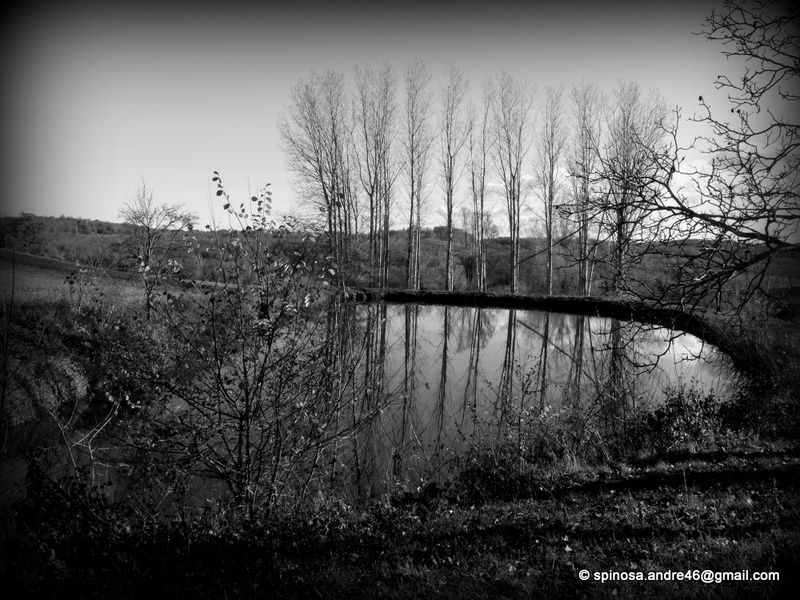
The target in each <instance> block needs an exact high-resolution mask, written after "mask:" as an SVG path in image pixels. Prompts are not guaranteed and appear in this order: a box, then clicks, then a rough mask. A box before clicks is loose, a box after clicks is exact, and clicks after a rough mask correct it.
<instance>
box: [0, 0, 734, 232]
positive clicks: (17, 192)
mask: <svg viewBox="0 0 800 600" xmlns="http://www.w3.org/2000/svg"><path fill="white" fill-rule="evenodd" d="M400 4H401V3H397V4H396V5H395V6H394V7H388V6H386V5H384V4H382V3H374V4H373V5H372V6H371V7H359V6H358V5H357V4H350V3H347V2H341V1H340V2H330V3H315V2H314V1H309V2H302V3H294V4H293V5H292V6H291V7H289V6H288V5H284V6H277V7H275V6H271V5H267V4H266V3H262V4H261V5H259V6H258V7H254V6H253V5H251V4H237V3H215V4H211V3H208V4H205V3H203V2H193V3H183V2H174V3H171V4H169V5H168V7H165V6H164V5H163V4H160V3H158V4H157V3H153V4H149V3H148V1H147V0H144V1H142V2H137V3H135V4H132V5H130V6H128V5H121V4H116V3H108V4H104V3H85V2H80V0H78V1H77V2H72V3H69V4H63V5H55V4H50V3H47V4H44V3H42V4H37V3H36V2H33V3H25V8H22V9H20V11H19V12H17V13H11V14H9V15H7V17H6V18H5V23H4V25H3V26H2V40H3V41H2V45H3V46H4V47H3V48H2V58H0V68H1V69H2V77H3V81H4V85H3V88H4V94H3V104H2V121H0V123H1V126H2V129H1V131H2V140H3V152H2V177H3V179H4V185H3V195H2V199H1V200H0V214H3V215H16V214H19V213H20V212H23V211H25V212H31V213H34V214H38V215H53V216H58V215H68V216H75V217H83V218H92V219H102V220H110V221H118V220H119V211H120V209H121V207H122V205H123V203H124V202H125V201H126V200H129V199H131V198H133V197H134V196H135V194H136V191H137V188H138V187H139V186H140V185H141V183H142V182H143V181H144V182H146V184H147V186H148V187H150V188H151V189H152V190H153V191H154V197H155V200H156V201H157V202H158V203H164V204H174V203H180V204H183V205H185V206H186V207H187V208H189V209H191V210H193V211H195V212H196V213H197V214H198V215H199V217H200V220H201V222H207V221H208V220H209V217H210V211H211V210H212V208H213V210H214V212H215V214H216V215H217V216H219V215H220V214H221V213H222V211H221V209H220V208H219V207H218V206H216V204H218V203H217V202H216V198H215V197H214V196H213V195H212V192H213V188H212V187H211V183H210V179H211V177H212V172H213V171H215V170H216V171H219V172H220V173H221V174H222V177H223V180H224V182H225V184H226V188H227V189H228V191H229V193H230V194H231V196H232V197H233V198H234V200H237V199H241V200H244V199H245V198H247V197H249V196H250V195H253V193H255V192H256V191H257V190H258V189H259V188H260V187H262V186H263V185H264V184H266V183H271V185H272V187H271V188H270V189H272V191H273V198H274V206H275V210H276V212H278V213H281V212H291V211H294V210H296V209H297V208H298V207H301V206H302V205H303V198H300V197H298V196H297V194H295V193H294V191H293V185H292V177H291V174H290V172H289V170H288V168H287V164H286V158H285V156H284V154H283V152H282V150H281V149H280V139H279V134H278V127H277V122H278V119H279V116H280V115H281V114H283V113H285V112H286V111H287V108H288V102H289V92H290V89H291V87H292V85H293V84H295V83H296V82H297V81H298V79H299V78H300V77H302V76H304V75H305V74H307V73H308V72H309V70H310V69H312V68H313V69H317V70H324V69H327V68H331V69H336V70H339V71H342V72H344V73H346V74H347V75H348V76H350V75H351V74H352V72H353V68H354V67H355V66H356V65H364V64H372V65H376V66H378V65H380V64H381V63H383V62H385V61H388V62H390V63H392V64H393V65H394V66H395V68H396V69H402V68H403V67H404V65H405V64H406V63H407V62H409V61H410V60H412V59H413V58H415V57H420V58H422V59H423V60H424V61H425V63H426V64H427V66H428V68H429V70H430V71H431V72H432V73H433V75H434V85H435V86H439V85H441V82H442V81H443V80H444V78H443V75H442V74H443V72H444V70H445V68H446V67H447V65H449V64H455V65H457V66H459V67H461V68H462V69H463V70H464V71H465V72H466V74H467V75H468V76H469V78H470V80H471V81H472V83H473V87H474V88H479V87H480V83H481V81H482V80H483V79H484V78H486V77H489V76H497V75H498V74H499V73H500V72H501V70H506V71H507V72H509V73H510V74H512V75H514V76H516V77H519V78H523V79H526V80H528V81H529V82H530V83H531V84H532V85H533V86H535V87H536V88H537V89H539V90H542V89H543V88H544V87H545V86H547V85H558V84H563V85H565V86H567V88H568V87H569V86H571V85H573V84H575V83H578V82H580V81H581V79H587V80H591V81H594V82H595V83H596V84H597V85H598V86H599V87H600V88H601V89H603V90H605V91H608V92H610V91H611V90H612V89H613V88H614V87H615V85H616V84H617V83H618V82H619V81H620V80H633V81H637V82H639V83H640V84H641V86H642V87H643V88H644V89H656V90H658V91H660V92H661V93H662V94H663V95H664V97H665V98H666V99H667V101H668V103H669V104H670V105H677V106H680V107H682V114H683V118H684V120H685V119H686V118H687V117H689V116H691V115H692V113H693V112H695V111H696V110H697V107H698V104H697V98H698V96H700V95H703V96H704V97H705V98H706V100H707V101H709V102H710V103H711V104H712V108H714V107H715V103H716V106H720V111H722V110H723V109H724V106H723V105H724V98H720V97H719V96H718V95H715V92H714V87H713V82H714V79H715V77H716V76H717V75H719V74H721V73H726V72H731V70H732V66H731V65H730V64H726V60H725V58H724V56H723V55H722V54H721V52H720V48H719V46H717V45H715V44H714V43H712V42H708V41H706V40H705V39H704V38H702V37H701V36H697V35H693V32H696V31H698V30H699V29H700V26H701V24H702V21H703V19H704V18H705V17H706V16H707V15H708V14H709V13H710V11H711V9H712V8H713V7H714V6H716V3H715V2H711V1H707V0H694V1H690V2H687V1H683V0H676V1H673V2H642V1H640V2H628V1H618V2H614V1H609V2H571V1H569V0H562V1H558V2H528V3H526V4H524V5H523V4H517V3H513V4H512V3H510V2H504V1H502V0H501V1H499V2H492V3H489V2H480V3H478V2H474V3H470V2H460V3H458V4H452V3H446V4H445V3H442V4H436V3H418V4H417V3H414V2H405V3H402V6H400ZM686 131H687V132H688V133H692V132H691V129H687V130H686ZM429 193H430V195H431V203H432V204H436V203H437V202H438V200H437V198H438V195H439V191H438V189H437V188H436V187H435V186H432V187H431V189H430V190H429ZM237 203H238V202H237ZM434 219H435V217H434Z"/></svg>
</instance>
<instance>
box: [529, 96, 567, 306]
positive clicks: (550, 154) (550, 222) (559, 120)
mask: <svg viewBox="0 0 800 600" xmlns="http://www.w3.org/2000/svg"><path fill="white" fill-rule="evenodd" d="M562 96H563V91H562V89H561V88H553V87H548V88H547V89H546V90H545V93H544V106H543V110H542V115H543V122H542V128H541V130H540V132H539V140H538V144H537V152H536V154H537V164H536V165H535V167H534V170H535V172H536V183H537V186H538V189H539V192H540V194H541V197H542V203H543V205H544V227H545V235H546V237H547V275H546V280H545V285H546V286H547V293H548V294H549V295H551V296H552V295H553V246H554V240H555V238H554V234H555V220H556V219H557V218H558V214H557V211H556V208H557V207H556V195H557V193H558V185H559V183H558V181H557V179H558V169H559V166H560V163H561V156H562V153H563V150H564V144H565V141H566V137H565V134H564V125H563V114H562V113H563V109H562V101H561V99H562Z"/></svg>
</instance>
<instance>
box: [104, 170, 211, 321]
mask: <svg viewBox="0 0 800 600" xmlns="http://www.w3.org/2000/svg"><path fill="white" fill-rule="evenodd" d="M120 217H121V218H122V219H123V221H125V223H128V224H129V225H133V227H134V230H133V234H132V238H131V243H132V244H133V251H134V253H135V256H136V259H137V261H138V268H139V275H140V276H141V278H142V288H143V289H144V308H145V317H146V318H147V320H148V321H149V320H150V315H151V312H152V306H153V293H154V292H155V289H156V287H157V286H158V285H159V283H161V281H162V280H163V278H164V277H165V276H166V275H168V274H175V273H179V272H180V271H181V270H182V269H183V266H182V265H181V264H180V262H178V261H177V259H175V258H174V256H173V252H174V250H175V249H176V247H177V245H178V242H179V239H180V236H181V233H182V232H183V231H185V230H186V229H191V228H192V226H193V225H194V222H195V220H196V217H195V216H194V214H192V213H191V212H189V211H186V210H184V208H183V207H182V206H180V205H172V206H167V205H157V204H156V203H155V201H154V200H153V190H152V189H151V188H148V187H147V184H146V183H145V182H142V184H141V185H140V186H139V189H138V190H137V191H136V196H134V198H133V199H131V200H128V201H127V202H126V203H125V205H124V206H123V207H122V210H121V211H120Z"/></svg>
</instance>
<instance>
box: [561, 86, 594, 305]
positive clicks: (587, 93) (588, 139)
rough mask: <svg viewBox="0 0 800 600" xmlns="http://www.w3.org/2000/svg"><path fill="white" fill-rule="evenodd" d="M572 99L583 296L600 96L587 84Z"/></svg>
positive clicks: (588, 282) (588, 275) (573, 211)
mask: <svg viewBox="0 0 800 600" xmlns="http://www.w3.org/2000/svg"><path fill="white" fill-rule="evenodd" d="M570 96H571V99H572V128H573V133H572V139H571V144H570V156H569V159H568V160H569V170H570V178H571V181H572V207H571V208H570V210H569V211H568V212H569V214H570V215H572V217H573V220H574V222H575V224H576V226H577V233H578V244H577V253H576V254H577V257H576V258H577V263H578V287H579V289H580V292H581V294H583V295H584V296H589V295H590V294H591V288H592V261H591V257H590V249H589V248H590V245H589V229H590V214H591V212H590V205H591V204H592V201H591V199H592V195H593V194H594V193H595V190H593V187H592V180H593V179H594V178H595V172H596V169H597V151H598V148H599V147H600V134H601V129H600V109H601V106H600V101H601V97H600V94H599V92H598V91H597V88H596V87H595V85H594V84H592V83H590V82H586V81H582V82H581V83H580V84H578V85H576V86H573V88H572V92H571V94H570Z"/></svg>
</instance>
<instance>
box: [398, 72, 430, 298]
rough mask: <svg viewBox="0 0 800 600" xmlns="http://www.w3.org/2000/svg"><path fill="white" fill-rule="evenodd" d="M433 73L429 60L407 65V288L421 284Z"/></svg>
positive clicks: (416, 287) (413, 287) (405, 140)
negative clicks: (424, 194)
mask: <svg viewBox="0 0 800 600" xmlns="http://www.w3.org/2000/svg"><path fill="white" fill-rule="evenodd" d="M430 79H431V75H430V73H428V70H427V68H426V67H425V63H424V62H422V60H421V59H416V60H414V61H413V62H411V63H409V64H408V65H407V66H406V72H405V84H406V105H405V132H404V133H405V136H404V144H405V151H406V152H405V154H406V156H405V160H406V171H407V173H408V190H409V212H408V257H407V262H406V287H408V288H411V289H415V290H416V289H419V286H420V230H421V225H422V191H423V185H424V181H425V174H426V171H427V169H428V158H429V153H430V148H431V145H432V142H433V138H432V136H431V133H430V131H429V129H428V121H429V119H430V111H431V94H430V91H429V89H428V84H429V82H430Z"/></svg>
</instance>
